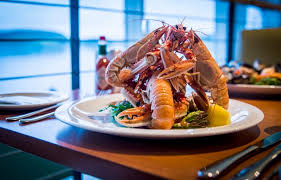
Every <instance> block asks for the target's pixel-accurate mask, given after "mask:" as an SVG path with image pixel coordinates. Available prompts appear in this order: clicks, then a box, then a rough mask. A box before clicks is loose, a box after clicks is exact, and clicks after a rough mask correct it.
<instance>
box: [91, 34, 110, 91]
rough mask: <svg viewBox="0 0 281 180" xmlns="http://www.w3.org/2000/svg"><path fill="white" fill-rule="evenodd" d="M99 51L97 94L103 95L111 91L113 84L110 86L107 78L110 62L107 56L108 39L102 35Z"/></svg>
mask: <svg viewBox="0 0 281 180" xmlns="http://www.w3.org/2000/svg"><path fill="white" fill-rule="evenodd" d="M98 46H99V52H98V58H97V63H96V78H95V79H96V95H103V94H109V93H111V90H112V86H110V85H109V84H108V83H107V82H106V80H105V69H106V67H107V65H108V64H109V60H108V59H107V57H106V39H105V36H100V39H99V42H98Z"/></svg>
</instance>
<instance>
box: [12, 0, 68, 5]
mask: <svg viewBox="0 0 281 180" xmlns="http://www.w3.org/2000/svg"><path fill="white" fill-rule="evenodd" d="M15 1H23V2H36V3H38V2H40V3H52V4H63V5H69V4H70V2H69V1H70V0H15Z"/></svg>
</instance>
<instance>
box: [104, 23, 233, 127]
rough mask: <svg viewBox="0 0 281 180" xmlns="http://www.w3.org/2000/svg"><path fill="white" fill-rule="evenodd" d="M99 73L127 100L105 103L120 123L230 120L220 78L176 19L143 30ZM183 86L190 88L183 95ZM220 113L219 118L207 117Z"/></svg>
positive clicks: (204, 52)
mask: <svg viewBox="0 0 281 180" xmlns="http://www.w3.org/2000/svg"><path fill="white" fill-rule="evenodd" d="M160 40H161V42H159V41H160ZM179 55H180V57H179ZM181 56H182V57H181ZM105 77H106V81H107V82H108V83H109V84H110V85H112V86H117V87H122V90H121V93H122V94H123V95H124V96H125V98H126V100H127V101H123V102H120V103H118V104H115V105H111V107H109V109H110V111H111V112H114V113H113V116H114V118H115V120H116V121H117V122H118V123H119V124H121V125H123V126H126V127H142V126H147V127H149V128H153V129H171V128H173V127H174V128H200V127H207V126H210V125H211V126H212V125H213V126H215V125H226V124H229V123H230V121H229V119H230V116H229V113H228V112H227V110H226V109H227V108H228V103H229V96H228V89H227V84H226V78H225V76H224V75H223V73H222V71H221V70H220V68H219V66H218V65H217V63H216V61H215V60H214V58H213V57H212V56H211V54H210V52H209V50H208V49H207V47H206V46H205V44H204V43H203V42H202V40H201V39H200V38H199V36H198V35H197V34H196V33H195V32H194V31H193V30H192V29H190V30H187V29H186V27H183V26H182V24H179V25H175V26H171V25H168V24H165V25H163V26H162V27H159V28H157V29H155V30H154V31H152V32H151V33H149V34H148V35H146V36H145V37H144V38H143V39H141V40H140V41H138V42H136V43H135V44H133V45H132V46H131V47H129V48H128V49H127V50H125V51H124V52H122V53H121V54H119V55H118V56H116V57H115V58H114V59H113V60H112V61H111V62H110V63H109V65H108V66H107V69H106V72H105ZM187 85H189V86H190V87H191V88H192V89H193V90H194V92H192V93H191V94H187V92H186V86H187ZM205 91H209V92H210V97H208V96H207V95H206V93H205ZM128 103H130V104H131V105H128ZM212 104H213V105H214V104H215V105H216V106H213V105H212ZM124 107H125V108H124ZM210 107H213V108H210ZM221 114H223V115H221ZM225 115H226V116H227V118H226V119H223V120H221V122H220V123H213V122H212V121H214V119H216V118H221V117H223V118H225V117H226V116H225ZM215 117H216V118H215ZM212 118H213V119H212Z"/></svg>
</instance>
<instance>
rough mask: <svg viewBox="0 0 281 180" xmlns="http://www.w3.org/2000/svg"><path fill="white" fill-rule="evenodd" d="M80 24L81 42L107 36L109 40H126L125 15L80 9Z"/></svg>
mask: <svg viewBox="0 0 281 180" xmlns="http://www.w3.org/2000/svg"><path fill="white" fill-rule="evenodd" d="M79 24H80V30H79V31H80V32H79V33H80V39H81V40H89V39H98V38H99V36H106V38H107V39H108V40H124V39H125V23H124V14H123V13H116V12H105V11H97V10H92V9H80V10H79Z"/></svg>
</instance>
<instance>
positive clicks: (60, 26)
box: [0, 2, 70, 39]
mask: <svg viewBox="0 0 281 180" xmlns="http://www.w3.org/2000/svg"><path fill="white" fill-rule="evenodd" d="M0 19H1V23H0V38H1V39H40V38H41V39H42V38H43V39H69V38H70V16H69V8H65V7H52V6H41V5H30V4H18V3H8V2H0Z"/></svg>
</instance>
